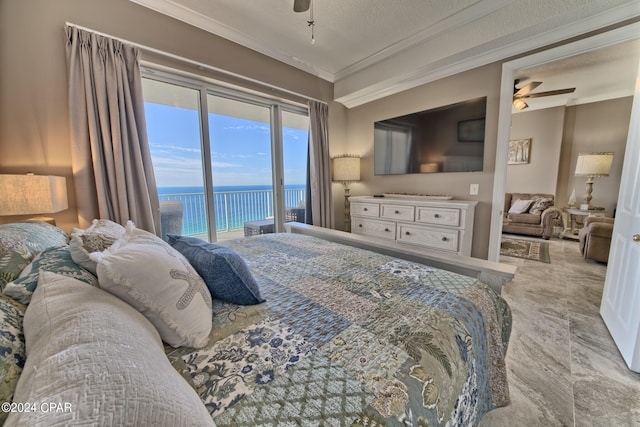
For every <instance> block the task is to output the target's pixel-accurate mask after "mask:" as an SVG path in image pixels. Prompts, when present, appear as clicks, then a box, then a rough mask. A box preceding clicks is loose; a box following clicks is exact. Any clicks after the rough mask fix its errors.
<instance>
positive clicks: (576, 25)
mask: <svg viewBox="0 0 640 427" xmlns="http://www.w3.org/2000/svg"><path fill="white" fill-rule="evenodd" d="M638 16H640V8H639V7H638V3H632V4H625V5H622V6H618V7H615V8H611V9H608V10H606V11H604V12H601V13H599V14H596V15H592V16H590V17H587V18H584V19H582V20H579V21H576V22H573V23H570V24H567V25H564V26H561V27H556V28H554V29H552V30H550V31H547V32H544V33H535V34H532V35H530V36H528V37H525V38H523V39H520V40H513V36H511V37H506V38H503V40H505V41H506V40H511V42H505V43H502V42H500V43H497V44H496V46H493V47H492V48H490V49H488V50H484V49H482V50H481V47H476V48H472V49H469V50H467V51H464V52H460V53H457V54H455V55H452V56H449V57H447V58H443V59H441V60H438V61H436V62H431V63H428V64H424V65H422V66H421V67H419V68H417V69H415V68H413V69H412V70H411V71H410V72H406V73H398V74H396V75H394V76H393V77H392V78H389V79H386V80H384V81H380V82H377V83H375V84H373V85H370V86H367V87H365V88H362V89H360V90H356V91H354V92H351V93H347V94H345V95H340V94H337V96H335V97H334V101H336V102H339V103H341V104H343V105H344V106H345V107H347V108H354V107H357V106H360V105H363V104H366V103H368V102H372V101H375V100H378V99H381V98H384V97H386V96H390V95H393V94H396V93H398V92H401V91H404V90H407V89H411V88H414V87H417V86H420V85H423V84H426V83H429V82H432V81H435V80H439V79H441V78H444V77H448V76H451V75H454V74H457V73H461V72H464V71H468V70H471V69H473V68H477V67H481V66H483V65H487V64H490V63H492V62H496V61H500V60H503V59H506V58H509V57H513V56H517V55H521V54H524V53H526V52H530V51H532V50H535V49H539V48H543V47H545V46H549V45H551V44H554V43H558V42H561V41H563V40H567V39H569V38H572V37H576V36H580V35H581V34H585V33H588V32H590V31H594V30H597V29H599V28H603V27H606V26H609V25H614V24H616V23H619V22H623V21H625V20H628V19H633V18H636V17H638ZM627 27H629V30H628V39H629V40H631V39H633V38H637V37H638V29H637V25H636V24H630V25H628V26H627ZM631 27H633V28H631ZM625 28H626V27H625ZM336 84H337V85H338V86H339V81H337V82H336Z"/></svg>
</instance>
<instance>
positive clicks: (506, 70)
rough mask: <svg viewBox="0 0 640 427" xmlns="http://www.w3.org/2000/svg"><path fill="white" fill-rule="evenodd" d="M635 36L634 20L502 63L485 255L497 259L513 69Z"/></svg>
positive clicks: (638, 34)
mask: <svg viewBox="0 0 640 427" xmlns="http://www.w3.org/2000/svg"><path fill="white" fill-rule="evenodd" d="M638 38H640V23H634V24H630V25H627V26H625V27H621V28H617V29H615V30H611V31H608V32H606V33H603V34H598V35H596V36H593V37H589V38H586V39H582V40H578V41H576V42H573V43H569V44H566V45H563V46H559V47H556V48H553V49H549V50H545V51H543V52H539V53H535V54H533V55H529V56H526V57H523V58H518V59H515V60H513V61H509V62H505V63H504V64H503V65H502V83H501V86H500V109H499V111H498V136H497V145H496V165H495V174H494V178H493V202H492V209H491V229H490V234H489V256H488V259H489V260H490V261H498V260H499V259H500V237H501V235H502V215H503V210H504V195H505V189H506V183H507V157H508V152H509V134H510V130H511V113H512V105H511V102H512V100H513V80H514V78H515V74H516V72H518V71H519V70H523V69H527V68H531V67H536V66H539V65H543V64H546V63H549V62H554V61H558V60H561V59H565V58H569V57H572V56H575V55H580V54H582V53H585V52H590V51H592V50H596V49H601V48H603V47H607V46H611V45H615V44H618V43H622V42H625V41H628V40H634V39H638Z"/></svg>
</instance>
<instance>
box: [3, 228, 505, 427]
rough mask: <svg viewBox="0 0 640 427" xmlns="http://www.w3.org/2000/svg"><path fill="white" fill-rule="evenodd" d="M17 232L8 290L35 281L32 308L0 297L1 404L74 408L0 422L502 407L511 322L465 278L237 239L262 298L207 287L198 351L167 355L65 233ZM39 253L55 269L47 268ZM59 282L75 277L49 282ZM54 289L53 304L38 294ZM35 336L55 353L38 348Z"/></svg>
mask: <svg viewBox="0 0 640 427" xmlns="http://www.w3.org/2000/svg"><path fill="white" fill-rule="evenodd" d="M2 227H3V226H0V228H2ZM17 229H18V231H19V232H20V233H22V234H20V235H19V236H20V238H16V236H18V234H16V230H12V231H11V232H10V233H9V234H6V233H5V234H4V235H3V230H1V229H0V241H2V242H0V243H2V244H3V245H4V244H5V243H7V242H9V243H10V244H11V245H18V246H19V245H22V244H23V243H24V242H30V243H28V244H27V243H25V244H24V245H23V246H20V248H21V249H20V250H18V251H17V252H16V251H14V255H15V253H18V255H19V257H23V258H20V259H21V261H20V262H17V263H16V262H14V261H15V260H13V261H11V260H10V262H9V261H7V259H8V258H7V257H6V255H7V254H8V253H10V252H11V251H6V250H4V249H3V250H0V255H2V259H1V260H0V269H2V270H3V271H2V272H1V273H2V276H0V277H1V278H2V280H3V283H2V285H3V288H4V293H5V294H7V293H9V294H10V292H7V289H11V288H12V286H11V281H14V282H13V283H16V281H20V280H25V279H16V278H17V277H18V272H19V271H18V270H21V269H24V272H27V273H28V274H27V276H29V275H31V276H33V275H34V274H36V275H37V274H40V279H39V280H38V284H37V288H35V290H34V288H33V287H34V286H35V285H33V284H32V286H33V287H32V288H31V290H30V291H29V292H33V294H32V296H33V298H34V300H37V301H36V302H33V301H32V302H31V303H30V305H28V306H27V307H25V306H24V305H22V304H21V303H20V302H18V301H14V300H13V299H12V298H13V297H16V296H18V297H19V294H14V295H13V297H12V298H10V297H8V296H6V295H2V298H0V317H2V319H0V320H2V323H3V334H1V335H0V340H4V341H2V342H0V348H1V349H2V352H1V353H2V354H0V356H1V357H0V372H1V373H2V375H3V380H4V381H3V382H2V384H1V387H0V398H1V400H2V401H3V402H2V403H3V404H4V403H7V402H12V401H13V403H12V404H13V405H15V404H16V402H17V404H21V403H24V402H25V401H28V402H36V401H37V402H40V403H39V404H43V403H51V402H54V403H56V402H57V403H58V404H63V403H64V404H65V405H68V408H67V407H66V406H65V407H64V409H69V411H63V412H61V413H51V411H49V412H48V413H43V412H42V411H40V412H37V411H36V412H35V413H33V412H32V413H24V411H22V413H12V414H10V417H9V420H8V422H7V425H22V424H29V425H33V424H37V423H38V422H41V423H45V424H50V425H54V424H56V422H57V424H59V425H73V424H74V423H75V424H77V425H82V424H83V423H88V422H90V423H93V424H96V425H108V424H113V423H114V422H115V423H116V424H119V423H123V424H131V425H147V424H149V423H150V422H152V421H150V420H153V424H154V425H206V424H210V423H211V420H213V422H214V423H215V425H218V426H248V425H261V426H268V425H273V426H283V425H303V426H311V425H348V426H377V425H391V426H393V425H403V426H404V425H414V426H445V425H449V426H454V425H457V426H467V425H477V424H478V423H479V421H480V419H481V418H482V416H483V415H484V414H485V413H486V412H488V411H490V410H492V409H494V408H496V407H500V406H504V405H507V404H508V403H509V391H508V385H507V378H506V369H505V364H504V356H505V354H506V351H507V346H508V342H509V335H510V332H511V312H510V310H509V307H508V306H507V304H506V303H505V301H504V300H503V299H502V298H501V297H500V296H499V295H498V294H497V293H496V292H494V291H493V290H492V289H490V288H489V287H488V286H487V285H485V284H484V283H482V282H480V281H479V280H477V279H475V278H471V277H467V276H463V275H460V274H457V273H452V272H449V271H445V270H441V269H437V268H432V267H429V266H425V265H421V264H417V263H414V262H410V261H406V260H402V259H399V258H394V257H391V256H388V255H384V254H379V253H376V252H372V251H368V250H364V249H359V248H354V247H350V246H346V245H343V244H338V243H334V242H329V241H326V240H322V239H319V238H316V237H312V236H304V235H299V234H293V233H278V234H267V235H260V236H253V237H249V238H244V239H238V240H231V241H227V242H224V245H225V247H226V248H228V249H230V250H231V251H230V252H232V253H235V254H239V255H240V257H241V258H242V260H243V262H245V263H246V265H247V266H248V268H249V270H250V272H251V274H252V275H253V278H254V279H255V283H257V285H258V286H259V291H260V295H261V298H262V299H264V300H265V301H264V302H262V303H259V304H253V305H236V304H231V303H226V302H222V301H220V300H218V299H216V298H215V295H214V294H213V293H212V295H214V298H212V299H211V300H209V303H210V305H211V306H212V313H213V314H212V317H211V319H212V327H211V332H210V333H209V335H208V337H207V336H206V335H205V336H204V338H205V342H204V343H203V345H202V346H200V347H201V348H197V349H196V348H192V347H185V346H177V347H176V346H175V345H168V344H166V343H165V344H164V352H163V351H162V350H163V349H162V341H161V340H160V336H159V334H158V332H157V331H156V329H154V327H153V325H151V323H150V322H148V321H147V320H146V319H145V318H144V316H142V315H140V312H138V311H136V310H135V309H133V308H132V307H131V305H129V304H126V303H123V301H122V300H121V299H120V298H117V297H116V296H117V295H116V296H114V295H115V294H114V295H112V294H111V293H109V292H105V291H104V290H103V289H107V286H106V285H105V284H104V283H102V279H101V278H100V274H99V273H100V270H98V278H100V283H99V284H98V283H97V279H96V276H95V275H94V274H92V272H91V271H88V270H87V269H85V268H84V267H82V266H80V265H77V264H76V263H74V262H70V261H69V260H70V259H71V258H69V256H70V255H69V254H68V253H67V252H68V251H69V247H68V245H67V240H68V239H67V236H66V235H65V233H64V232H62V231H61V230H59V229H55V227H51V226H49V225H44V224H35V223H31V224H30V225H28V226H26V225H19V226H18V227H17ZM3 236H4V237H3ZM7 236H9V237H10V238H6V237H7ZM29 236H31V237H33V239H34V242H31V241H30V237H29ZM34 236H35V237H34ZM3 239H4V240H3ZM107 240H108V239H107ZM158 240H160V239H158ZM72 241H73V239H72ZM100 241H101V242H102V243H104V241H105V240H104V239H102V240H100ZM116 242H117V240H116ZM108 243H109V244H113V239H112V240H108ZM154 244H155V243H154ZM116 245H117V243H116ZM116 245H114V246H113V247H115V246H116ZM1 246H2V245H0V247H1ZM5 249H6V248H5ZM14 249H15V248H14ZM105 252H106V251H105ZM39 253H40V255H38V254H39ZM45 253H49V254H54V255H55V257H57V259H62V258H64V260H63V261H61V263H59V264H60V265H63V266H62V267H61V266H60V265H58V264H56V263H54V262H43V258H45V257H44V256H43V255H42V254H45ZM55 257H54V258H55ZM50 259H51V257H50ZM29 260H33V262H31V264H29V263H28V262H27V261H29ZM56 262H57V261H56ZM38 263H39V264H38ZM27 264H28V265H27ZM142 265H146V264H144V263H142ZM7 266H9V267H11V268H12V269H13V270H11V269H9V268H5V267H7ZM147 268H148V267H147ZM38 269H41V270H46V271H47V272H48V273H42V272H40V273H38V271H37V270H38ZM5 270H6V271H5ZM9 270H11V271H9ZM24 272H22V273H20V276H24V275H25V273H24ZM54 273H55V274H54ZM149 274H151V272H150V271H149ZM60 275H68V276H69V281H73V283H71V284H66V283H58V284H53V285H52V284H50V283H47V282H46V281H47V280H50V279H51V280H53V279H55V280H57V281H58V282H64V280H62V279H64V277H63V278H62V279H60V277H62V276H60ZM50 276H51V277H50ZM54 276H55V277H54ZM43 278H44V279H46V280H44V279H43ZM76 279H80V281H78V280H76ZM43 280H44V282H43ZM56 286H58V288H56ZM13 288H14V289H15V286H14V287H13ZM45 289H46V291H45ZM54 291H55V292H54ZM56 292H57V293H58V296H57V297H58V299H59V302H58V303H57V306H55V307H54V302H46V298H45V297H46V296H47V295H51V296H52V298H54V297H55V295H54V294H55V293H56ZM45 294H46V295H45ZM85 294H86V295H85ZM191 296H193V294H191ZM74 298H75V299H74ZM18 299H19V298H18ZM203 299H204V297H203ZM43 303H46V304H49V305H47V306H46V309H44V308H43ZM29 307H36V308H34V309H33V310H29ZM25 310H26V313H25ZM56 310H57V314H56ZM23 316H24V324H25V330H24V335H26V339H27V346H26V347H27V353H26V359H27V360H26V364H25V361H24V358H25V346H24V336H22V335H23V334H22V333H23V331H22V318H23ZM37 316H39V317H37ZM56 316H58V318H59V320H58V324H57V326H56V323H55V318H56ZM92 316H94V317H92ZM34 319H37V320H34ZM51 319H54V320H53V321H51ZM50 321H51V322H53V323H49V322H50ZM45 323H46V325H45V326H42V325H43V324H45ZM96 325H99V326H96ZM43 327H44V332H43V330H42V328H43ZM38 328H39V329H38ZM34 329H35V330H34ZM58 329H64V330H63V331H61V332H58ZM83 329H86V331H84V332H83ZM28 330H29V331H28ZM85 332H86V335H83V334H85ZM57 334H60V336H61V338H58V337H57V336H56V335H57ZM31 337H34V338H31ZM53 337H55V338H53ZM38 339H41V340H44V341H43V342H44V343H45V344H46V346H48V347H51V346H52V345H53V346H58V347H59V348H56V349H51V348H49V349H48V350H47V351H49V353H46V352H45V353H41V352H40V351H39V347H45V345H42V346H41V345H40V342H39V341H38ZM21 340H22V341H21ZM30 340H31V341H30ZM65 340H70V341H68V342H69V343H70V344H60V343H66V342H67V341H65ZM29 344H30V345H29ZM36 347H37V348H36ZM163 353H164V354H163ZM164 355H166V357H165V356H164ZM30 359H31V360H30ZM116 359H117V360H116ZM119 359H122V360H119ZM169 363H170V364H171V366H172V367H173V369H172V368H171V367H170V365H169ZM165 364H166V366H165ZM76 365H77V366H76ZM132 367H134V368H132ZM23 368H24V372H22V374H21V371H22V370H23ZM132 369H133V370H132ZM92 381H93V382H92ZM16 382H18V385H17V387H16ZM70 382H75V383H74V384H69V383H70ZM14 391H15V395H14V394H13V393H14ZM192 395H193V396H192ZM25 396H27V397H25ZM123 396H124V397H123ZM122 400H124V401H125V402H124V403H126V404H124V405H123V402H122ZM194 401H195V402H194ZM3 408H4V406H3ZM11 408H12V409H20V408H19V407H18V408H14V407H11ZM34 408H35V406H34ZM22 409H24V408H22ZM11 412H16V411H11ZM202 416H204V417H206V419H207V422H206V423H204V422H203V423H199V422H197V421H194V420H196V419H198V418H197V417H202ZM57 417H60V418H57ZM200 420H202V418H200ZM0 422H1V419H0Z"/></svg>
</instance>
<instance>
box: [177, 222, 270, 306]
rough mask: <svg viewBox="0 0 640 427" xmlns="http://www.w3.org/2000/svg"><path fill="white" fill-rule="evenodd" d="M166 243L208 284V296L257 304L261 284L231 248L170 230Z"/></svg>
mask: <svg viewBox="0 0 640 427" xmlns="http://www.w3.org/2000/svg"><path fill="white" fill-rule="evenodd" d="M167 237H168V239H169V244H170V245H171V246H173V247H174V248H175V249H176V250H177V251H178V252H180V253H181V254H182V255H184V256H185V258H187V260H188V261H189V263H191V265H192V266H193V268H195V269H196V271H197V272H198V274H199V275H200V276H201V277H202V278H203V279H204V282H205V283H206V284H207V287H208V288H209V291H210V292H211V296H213V297H214V298H217V299H219V300H221V301H225V302H230V303H233V304H238V305H254V304H260V303H262V302H264V301H265V300H264V299H263V298H262V297H261V296H260V287H259V286H258V283H257V282H256V279H255V278H254V277H253V275H252V274H251V271H250V270H249V267H248V266H247V264H246V262H245V261H244V259H242V257H240V255H238V254H237V253H236V252H234V251H233V250H231V249H229V248H227V247H225V246H220V245H216V244H213V243H208V242H205V241H204V240H202V239H197V238H195V237H187V236H177V235H174V234H169V235H168V236H167Z"/></svg>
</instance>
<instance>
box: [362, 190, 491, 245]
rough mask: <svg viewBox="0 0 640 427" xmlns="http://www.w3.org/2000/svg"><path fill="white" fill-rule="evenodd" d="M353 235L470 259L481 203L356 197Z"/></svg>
mask: <svg viewBox="0 0 640 427" xmlns="http://www.w3.org/2000/svg"><path fill="white" fill-rule="evenodd" d="M349 200H350V201H351V232H352V233H355V234H363V235H367V236H373V237H379V238H382V239H388V240H395V241H396V242H398V243H408V244H412V245H418V246H423V247H427V248H430V249H436V250H440V251H445V252H450V253H456V254H459V255H465V256H470V255H471V244H472V243H473V218H474V215H475V209H476V205H477V204H478V202H475V201H464V200H430V199H409V198H392V197H372V196H355V197H351V198H349Z"/></svg>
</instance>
